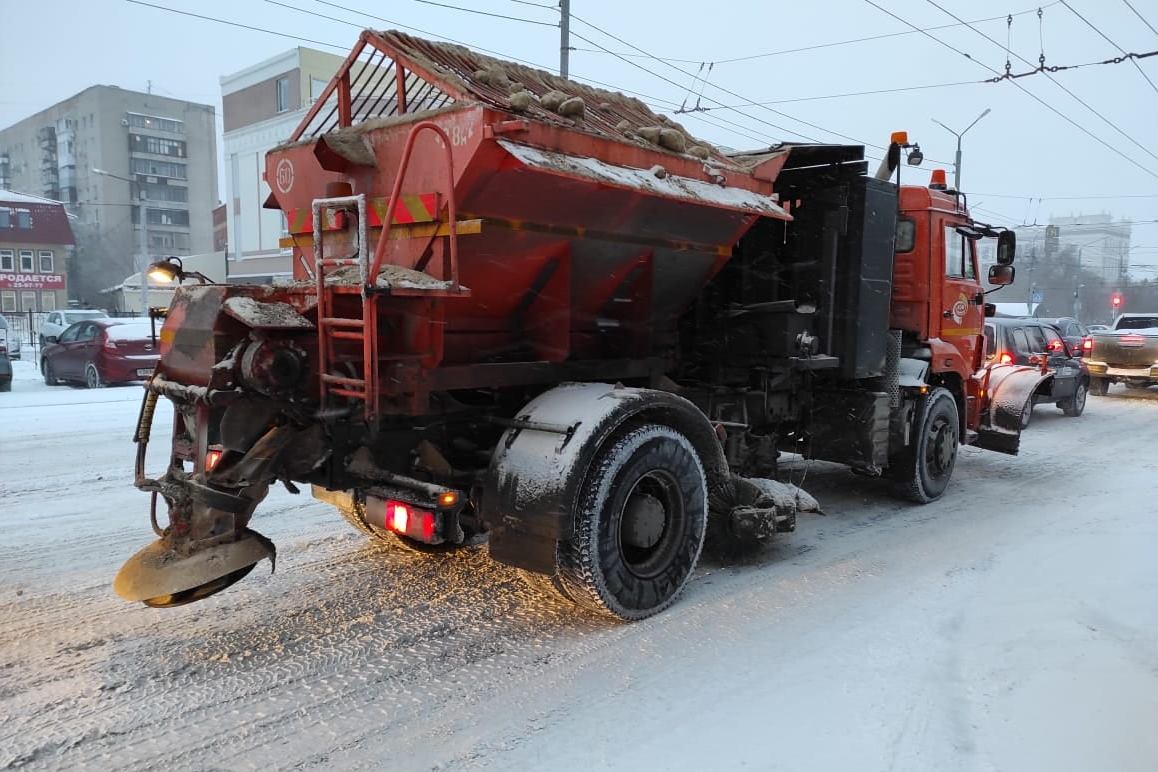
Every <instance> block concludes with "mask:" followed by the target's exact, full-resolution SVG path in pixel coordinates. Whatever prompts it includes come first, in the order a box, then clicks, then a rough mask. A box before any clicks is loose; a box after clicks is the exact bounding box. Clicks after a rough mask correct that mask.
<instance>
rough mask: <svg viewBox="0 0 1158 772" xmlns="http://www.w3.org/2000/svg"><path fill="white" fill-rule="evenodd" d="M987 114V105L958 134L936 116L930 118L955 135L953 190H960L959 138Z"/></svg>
mask: <svg viewBox="0 0 1158 772" xmlns="http://www.w3.org/2000/svg"><path fill="white" fill-rule="evenodd" d="M987 115H989V108H988V107H986V108H985V112H983V113H981V115H978V116H977V117H976V118H975V119H974V120H973V123H971V124H969V125H968V126H966V127H965V131H962V132H961V133H959V134H958V133H957V132H955V131H953V130H952V129H950V128H949V127H948V126H946V125H945V124H943V123H941V122H940V121H939V120H937V119H936V118H933V119H932V120H933V123H935V124H937V125H938V126H940V127H941V128H942V129H944V130H945V131H947V132H949V133H950V134H952V135H954V136H955V137H957V158H956V161H955V162H954V164H953V188H954V189H955V190H960V189H961V138H962V137H964V136H965V132H966V131H969V129H971V128H973V127H974V126H976V125H977V121H979V120H981V119H982V118H984V117H985V116H987Z"/></svg>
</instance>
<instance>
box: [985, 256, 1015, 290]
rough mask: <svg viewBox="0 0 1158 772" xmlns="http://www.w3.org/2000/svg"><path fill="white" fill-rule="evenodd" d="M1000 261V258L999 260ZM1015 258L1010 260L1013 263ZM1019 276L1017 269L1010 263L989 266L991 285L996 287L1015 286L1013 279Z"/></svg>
mask: <svg viewBox="0 0 1158 772" xmlns="http://www.w3.org/2000/svg"><path fill="white" fill-rule="evenodd" d="M997 259H998V260H999V261H1000V260H1001V258H1000V257H998V258H997ZM1012 259H1013V258H1010V260H1011V261H1012ZM1016 275H1017V269H1015V268H1014V267H1013V266H1012V265H1009V264H1008V263H1004V264H999V265H991V266H989V283H990V284H992V285H993V286H994V287H1004V286H1006V285H1009V284H1013V277H1014V276H1016Z"/></svg>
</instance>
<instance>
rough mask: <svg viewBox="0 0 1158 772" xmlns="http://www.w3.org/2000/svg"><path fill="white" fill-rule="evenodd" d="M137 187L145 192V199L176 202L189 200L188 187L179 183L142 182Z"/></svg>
mask: <svg viewBox="0 0 1158 772" xmlns="http://www.w3.org/2000/svg"><path fill="white" fill-rule="evenodd" d="M138 188H139V190H140V191H141V192H143V193H144V194H145V200H146V201H176V202H178V203H186V202H188V201H189V189H188V188H183V187H181V186H180V185H163V184H153V185H149V184H142V185H139V186H138Z"/></svg>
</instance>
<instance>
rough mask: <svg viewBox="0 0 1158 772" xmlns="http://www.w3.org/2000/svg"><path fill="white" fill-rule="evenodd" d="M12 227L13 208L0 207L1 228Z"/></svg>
mask: <svg viewBox="0 0 1158 772" xmlns="http://www.w3.org/2000/svg"><path fill="white" fill-rule="evenodd" d="M11 227H12V210H11V209H0V228H11Z"/></svg>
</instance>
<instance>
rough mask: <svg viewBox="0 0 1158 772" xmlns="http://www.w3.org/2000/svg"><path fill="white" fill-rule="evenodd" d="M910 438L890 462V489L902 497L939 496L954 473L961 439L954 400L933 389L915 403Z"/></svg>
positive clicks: (923, 498) (925, 499)
mask: <svg viewBox="0 0 1158 772" xmlns="http://www.w3.org/2000/svg"><path fill="white" fill-rule="evenodd" d="M916 416H917V420H916V421H915V422H914V424H913V434H912V437H913V441H912V443H911V444H910V445H909V446H908V447H907V448H905V449H904V450H903V451H902V452H901V453H899V454H898V455H897V456H896V457H895V458H894V459H893V461H892V462H891V463H890V464H889V469H888V475H889V477H890V478H891V479H892V480H893V490H894V492H895V493H896V494H897V495H898V496H900V497H901V498H905V499H908V500H909V501H913V502H916V503H917V504H927V503H929V502H930V501H934V500H936V499H938V498H940V497H941V494H943V493H944V492H945V489H946V488H948V487H949V480H950V479H951V478H952V477H953V467H954V466H955V465H956V463H957V445H958V444H959V442H960V436H961V434H960V432H961V430H960V426H961V424H960V421H959V418H958V413H957V400H955V399H953V395H952V394H951V393H949V391H948V390H947V389H940V388H938V389H933V390H932V391H930V392H929V393H928V394H927V395H925V396H924V397H922V398H921V399H920V401H919V402H918V403H917V410H916Z"/></svg>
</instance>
